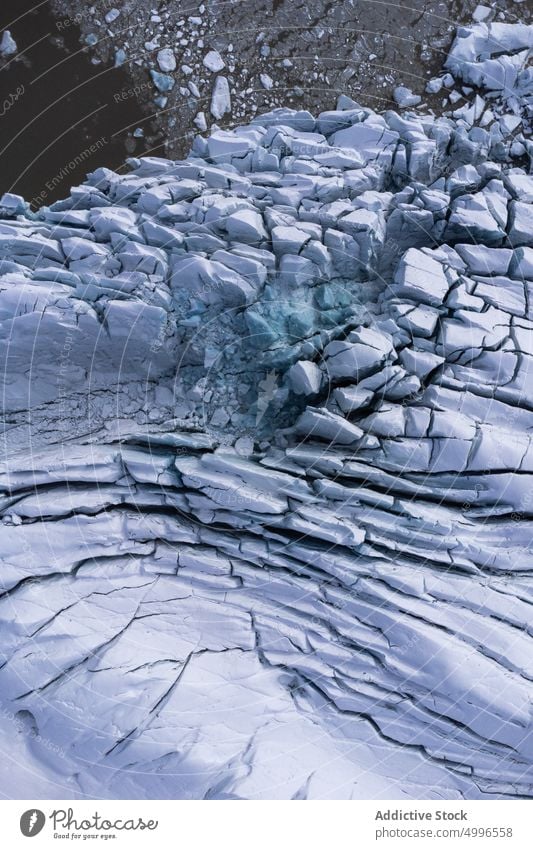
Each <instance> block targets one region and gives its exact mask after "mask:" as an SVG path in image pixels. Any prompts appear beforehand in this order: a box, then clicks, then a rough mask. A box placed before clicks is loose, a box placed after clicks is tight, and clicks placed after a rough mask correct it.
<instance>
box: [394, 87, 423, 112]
mask: <svg viewBox="0 0 533 849" xmlns="http://www.w3.org/2000/svg"><path fill="white" fill-rule="evenodd" d="M393 95H394V100H395V101H396V103H397V104H398V106H400V107H401V108H402V109H405V108H406V107H408V106H417V105H418V104H419V103H420V101H421V100H422V98H421V97H420V95H418V94H413V92H412V91H411V89H410V88H407V86H404V85H398V86H396V88H395V89H394V92H393Z"/></svg>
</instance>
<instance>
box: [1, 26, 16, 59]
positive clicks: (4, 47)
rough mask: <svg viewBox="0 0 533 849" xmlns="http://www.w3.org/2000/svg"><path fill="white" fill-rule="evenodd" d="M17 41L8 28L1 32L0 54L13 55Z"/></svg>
mask: <svg viewBox="0 0 533 849" xmlns="http://www.w3.org/2000/svg"><path fill="white" fill-rule="evenodd" d="M17 50H18V47H17V42H16V41H15V39H14V38H13V36H12V35H11V33H10V31H9V30H8V29H6V30H4V32H3V33H2V38H1V40H0V56H14V55H15V53H16V52H17Z"/></svg>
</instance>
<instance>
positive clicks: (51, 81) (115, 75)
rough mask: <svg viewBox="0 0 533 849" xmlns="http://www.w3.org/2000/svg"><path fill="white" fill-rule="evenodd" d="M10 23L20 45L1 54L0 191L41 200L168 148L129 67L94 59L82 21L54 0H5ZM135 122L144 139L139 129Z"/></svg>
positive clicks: (3, 24)
mask: <svg viewBox="0 0 533 849" xmlns="http://www.w3.org/2000/svg"><path fill="white" fill-rule="evenodd" d="M4 29H9V30H10V31H11V34H12V36H13V37H14V39H15V41H16V42H17V46H18V53H17V54H16V57H15V59H12V60H11V61H10V60H9V59H5V58H2V59H0V194H1V193H3V192H4V191H11V192H15V193H17V194H21V195H24V197H26V199H27V200H32V199H33V206H34V207H38V206H41V205H43V204H49V203H51V202H52V201H54V200H56V199H58V198H61V197H65V196H67V195H68V193H69V189H70V187H71V186H73V185H77V184H79V183H80V182H81V181H82V180H83V179H84V178H85V175H86V174H87V173H88V172H90V171H93V170H94V169H95V168H98V167H99V166H101V165H105V166H107V167H109V168H113V169H114V170H116V169H119V168H121V167H122V168H123V167H124V166H123V163H124V159H125V158H126V156H128V155H132V154H133V155H141V154H142V153H146V152H150V153H153V154H161V153H162V149H160V148H157V147H155V145H156V144H157V140H154V139H153V137H151V132H152V128H151V125H150V123H149V121H148V119H147V118H146V117H145V116H144V115H143V113H142V111H141V108H140V106H139V105H138V102H137V98H136V97H135V94H134V92H133V90H132V83H131V80H130V78H129V76H128V74H127V72H126V70H125V68H124V67H121V68H113V67H108V66H104V65H96V66H95V65H92V64H91V61H90V59H91V54H90V53H88V52H87V51H86V50H85V49H82V47H83V45H82V44H80V41H79V35H80V34H79V29H78V27H77V26H76V25H75V22H73V21H69V20H68V19H64V18H63V19H56V18H54V17H53V16H52V14H51V11H50V7H49V4H48V2H44V3H43V2H41V0H33V2H31V0H0V32H1V31H2V30H4ZM136 127H142V129H143V130H144V132H145V138H144V139H139V138H134V137H133V130H134V129H135V128H136Z"/></svg>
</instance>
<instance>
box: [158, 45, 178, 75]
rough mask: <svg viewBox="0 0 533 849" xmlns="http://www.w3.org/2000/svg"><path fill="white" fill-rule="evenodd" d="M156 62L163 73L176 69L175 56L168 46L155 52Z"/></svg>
mask: <svg viewBox="0 0 533 849" xmlns="http://www.w3.org/2000/svg"><path fill="white" fill-rule="evenodd" d="M157 64H158V65H159V68H160V69H161V71H163V72H164V73H167V72H169V71H175V70H176V57H175V56H174V51H173V50H171V49H170V47H163V48H162V49H161V50H159V51H158V53H157Z"/></svg>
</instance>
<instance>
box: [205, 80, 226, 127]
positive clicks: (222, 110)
mask: <svg viewBox="0 0 533 849" xmlns="http://www.w3.org/2000/svg"><path fill="white" fill-rule="evenodd" d="M210 111H211V115H212V116H213V118H216V119H217V120H219V119H220V118H223V117H224V115H226V114H227V113H228V112H230V111H231V95H230V90H229V83H228V81H227V79H226V77H217V78H216V80H215V85H214V88H213V94H212V95H211V107H210Z"/></svg>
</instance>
